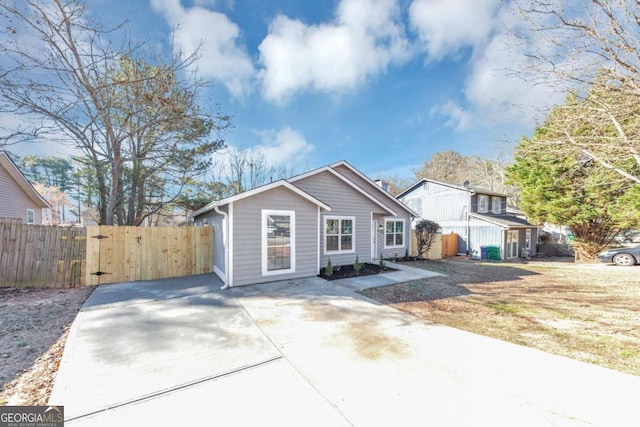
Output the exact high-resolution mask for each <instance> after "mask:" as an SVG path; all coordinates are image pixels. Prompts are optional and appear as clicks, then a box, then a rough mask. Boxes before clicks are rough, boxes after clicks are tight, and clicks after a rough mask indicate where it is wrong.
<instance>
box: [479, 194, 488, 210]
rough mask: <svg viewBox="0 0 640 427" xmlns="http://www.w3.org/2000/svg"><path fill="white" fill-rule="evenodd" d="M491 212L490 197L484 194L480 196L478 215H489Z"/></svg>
mask: <svg viewBox="0 0 640 427" xmlns="http://www.w3.org/2000/svg"><path fill="white" fill-rule="evenodd" d="M488 211H489V196H485V195H484V194H480V195H478V213H487V212H488Z"/></svg>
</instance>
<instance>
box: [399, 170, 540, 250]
mask: <svg viewBox="0 0 640 427" xmlns="http://www.w3.org/2000/svg"><path fill="white" fill-rule="evenodd" d="M397 198H398V200H400V201H402V202H403V203H405V204H406V205H407V206H408V207H410V208H411V209H413V210H414V211H416V212H417V213H418V216H419V218H421V219H429V220H432V221H435V222H437V223H438V224H440V227H441V228H442V233H443V234H448V233H456V234H457V235H458V236H459V237H458V251H459V252H461V253H463V254H464V253H466V254H470V255H472V256H473V257H474V258H481V257H482V256H483V251H482V247H487V246H497V247H499V248H500V252H499V253H500V259H502V260H504V259H510V258H517V257H521V256H524V257H528V256H532V255H535V253H536V242H537V241H538V227H536V226H534V225H531V224H530V223H529V222H527V220H526V219H524V218H522V217H519V216H516V215H512V214H509V213H507V195H506V194H501V193H496V192H493V191H489V190H484V189H481V188H476V187H472V186H469V185H468V183H467V182H465V184H463V185H462V186H459V185H453V184H447V183H444V182H438V181H434V180H432V179H421V180H420V181H418V182H416V183H415V184H413V185H412V186H410V187H409V188H407V189H406V190H404V191H403V192H402V193H400V194H398V196H397Z"/></svg>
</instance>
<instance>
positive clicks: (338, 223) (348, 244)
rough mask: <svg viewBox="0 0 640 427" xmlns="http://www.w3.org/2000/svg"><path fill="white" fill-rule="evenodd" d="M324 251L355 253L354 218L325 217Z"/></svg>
mask: <svg viewBox="0 0 640 427" xmlns="http://www.w3.org/2000/svg"><path fill="white" fill-rule="evenodd" d="M324 221H325V222H324V251H325V253H329V252H354V251H355V225H356V224H355V223H356V219H355V217H325V220H324Z"/></svg>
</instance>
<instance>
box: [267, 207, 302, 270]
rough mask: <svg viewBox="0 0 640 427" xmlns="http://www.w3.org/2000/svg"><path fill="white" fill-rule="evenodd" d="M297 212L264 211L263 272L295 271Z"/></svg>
mask: <svg viewBox="0 0 640 427" xmlns="http://www.w3.org/2000/svg"><path fill="white" fill-rule="evenodd" d="M295 242H296V239H295V212H294V211H277V210H263V211H262V274H263V275H270V274H284V273H291V272H294V271H295V263H296V259H295Z"/></svg>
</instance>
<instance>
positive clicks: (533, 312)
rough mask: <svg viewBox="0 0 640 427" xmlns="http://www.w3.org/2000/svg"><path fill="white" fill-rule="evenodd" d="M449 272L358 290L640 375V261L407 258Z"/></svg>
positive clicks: (435, 317)
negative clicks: (630, 263)
mask: <svg viewBox="0 0 640 427" xmlns="http://www.w3.org/2000/svg"><path fill="white" fill-rule="evenodd" d="M411 265H412V266H414V267H421V268H426V269H429V270H435V271H439V272H442V273H444V274H447V276H443V277H436V278H431V279H425V280H419V281H412V282H408V283H402V284H397V285H391V286H385V287H380V288H375V289H369V290H367V291H364V292H363V294H364V295H366V296H369V297H371V298H374V299H376V300H378V301H380V302H382V303H385V304H389V305H392V306H394V307H396V308H398V309H400V310H403V311H407V312H410V313H413V314H415V315H417V316H419V317H421V318H424V319H426V320H430V321H432V322H436V323H440V324H444V325H448V326H452V327H455V328H459V329H464V330H467V331H470V332H474V333H478V334H482V335H487V336H490V337H494V338H498V339H502V340H505V341H510V342H513V343H516V344H521V345H525V346H528V347H533V348H537V349H540V350H543V351H547V352H550V353H554V354H558V355H561V356H567V357H570V358H573V359H577V360H581V361H584V362H588V363H593V364H597V365H601V366H605V367H608V368H612V369H616V370H619V371H622V372H627V373H630V374H634V375H640V327H639V325H640V266H635V267H616V266H611V265H601V264H587V265H579V264H574V263H572V262H539V261H532V262H528V263H489V262H479V261H471V260H466V259H465V260H461V259H455V260H442V261H422V262H418V263H411Z"/></svg>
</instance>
